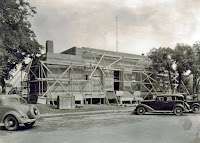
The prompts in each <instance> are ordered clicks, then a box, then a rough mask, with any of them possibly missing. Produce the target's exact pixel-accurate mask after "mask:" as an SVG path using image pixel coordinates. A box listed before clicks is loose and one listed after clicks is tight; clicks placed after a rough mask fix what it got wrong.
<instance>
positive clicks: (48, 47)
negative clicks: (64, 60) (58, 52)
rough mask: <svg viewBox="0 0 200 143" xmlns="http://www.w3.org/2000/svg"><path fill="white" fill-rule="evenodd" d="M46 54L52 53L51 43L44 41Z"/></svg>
mask: <svg viewBox="0 0 200 143" xmlns="http://www.w3.org/2000/svg"><path fill="white" fill-rule="evenodd" d="M46 53H53V41H50V40H47V41H46Z"/></svg>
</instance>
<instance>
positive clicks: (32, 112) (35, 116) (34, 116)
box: [29, 105, 40, 119]
mask: <svg viewBox="0 0 200 143" xmlns="http://www.w3.org/2000/svg"><path fill="white" fill-rule="evenodd" d="M29 112H30V116H31V117H30V118H32V119H38V118H39V116H40V111H39V109H38V108H37V107H36V106H34V105H31V106H30V110H29Z"/></svg>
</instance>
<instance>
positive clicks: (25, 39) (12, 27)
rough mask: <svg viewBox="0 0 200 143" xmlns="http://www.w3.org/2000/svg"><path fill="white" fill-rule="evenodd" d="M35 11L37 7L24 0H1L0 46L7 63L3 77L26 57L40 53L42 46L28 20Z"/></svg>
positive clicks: (32, 56)
mask: <svg viewBox="0 0 200 143" xmlns="http://www.w3.org/2000/svg"><path fill="white" fill-rule="evenodd" d="M35 13H36V11H35V8H34V7H32V6H30V4H29V3H28V2H25V1H24V0H0V21H1V26H0V28H1V29H0V33H1V35H0V38H1V39H0V48H1V50H2V51H3V55H4V56H3V60H4V62H5V65H6V67H5V68H4V76H3V78H7V77H8V75H9V71H10V70H12V69H14V68H15V67H16V65H17V64H19V63H21V62H23V60H24V59H25V58H34V57H35V56H36V55H37V54H40V49H41V48H42V46H41V45H40V44H39V43H38V41H37V40H36V35H35V34H34V32H33V30H31V24H30V22H29V20H28V17H30V16H33V15H34V14H35Z"/></svg>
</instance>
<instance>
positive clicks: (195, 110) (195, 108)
mask: <svg viewBox="0 0 200 143" xmlns="http://www.w3.org/2000/svg"><path fill="white" fill-rule="evenodd" d="M192 112H193V113H195V114H196V113H199V106H198V105H194V106H193V107H192Z"/></svg>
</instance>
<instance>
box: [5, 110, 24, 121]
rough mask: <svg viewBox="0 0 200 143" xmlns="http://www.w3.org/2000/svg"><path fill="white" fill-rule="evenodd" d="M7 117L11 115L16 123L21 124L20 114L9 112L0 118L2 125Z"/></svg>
mask: <svg viewBox="0 0 200 143" xmlns="http://www.w3.org/2000/svg"><path fill="white" fill-rule="evenodd" d="M8 115H13V116H14V117H15V118H16V119H17V120H18V122H19V123H21V117H22V115H21V114H20V113H18V112H17V111H9V112H7V113H6V114H5V115H4V116H3V118H2V123H4V120H5V118H6V117H7V116H8Z"/></svg>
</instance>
